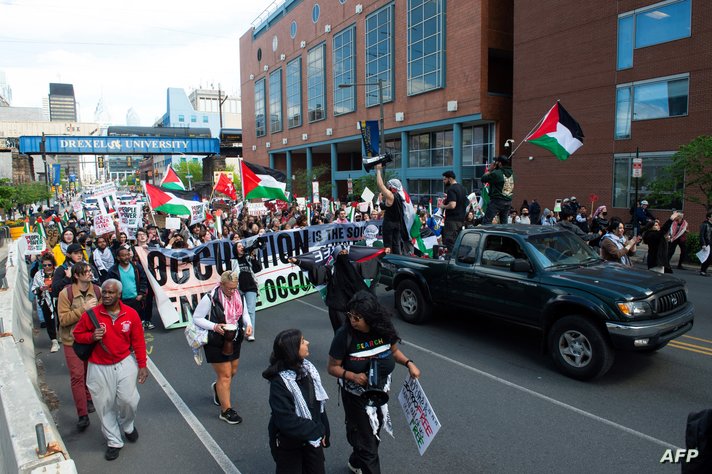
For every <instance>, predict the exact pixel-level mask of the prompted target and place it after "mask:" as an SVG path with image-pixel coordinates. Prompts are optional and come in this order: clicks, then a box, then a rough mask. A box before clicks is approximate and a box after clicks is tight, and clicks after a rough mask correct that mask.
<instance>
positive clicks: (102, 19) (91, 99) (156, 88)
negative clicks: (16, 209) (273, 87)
mask: <svg viewBox="0 0 712 474" xmlns="http://www.w3.org/2000/svg"><path fill="white" fill-rule="evenodd" d="M273 1H274V0H207V1H203V2H195V1H190V2H189V1H187V0H170V1H169V0H143V1H139V0H121V1H119V2H108V1H103V0H98V1H97V0H63V1H61V2H58V1H56V0H0V19H2V27H0V71H2V72H4V73H5V77H6V81H7V83H8V84H9V85H10V87H11V88H12V103H11V105H13V106H16V107H41V106H42V99H43V98H44V97H47V96H48V94H49V83H50V82H60V83H69V84H74V94H75V96H76V98H77V102H78V104H79V118H80V120H81V121H84V122H93V121H94V111H95V109H96V107H97V104H98V103H99V101H100V99H102V98H103V103H104V107H105V109H106V111H107V112H108V114H109V117H110V121H111V123H113V124H116V125H123V124H125V123H126V112H127V111H128V110H129V108H134V109H135V110H136V112H137V113H138V115H139V118H140V122H141V125H146V126H150V125H153V123H154V121H155V120H156V119H157V118H158V117H160V116H162V115H163V114H164V113H165V112H166V89H167V88H168V87H179V88H183V89H185V91H186V93H190V91H191V90H193V89H196V88H199V87H203V88H210V85H211V84H212V85H213V86H214V88H215V89H217V87H218V84H220V85H221V88H222V89H223V90H224V91H226V92H227V93H228V94H229V95H233V94H239V87H240V86H239V82H240V80H239V38H240V36H242V35H243V34H244V33H245V32H246V31H248V29H250V28H251V22H252V21H253V20H254V19H255V18H257V17H258V16H259V15H260V14H261V13H262V12H263V11H264V10H265V9H266V8H267V7H269V6H270V5H271V4H272V3H273ZM276 1H277V2H278V3H282V1H281V0H276Z"/></svg>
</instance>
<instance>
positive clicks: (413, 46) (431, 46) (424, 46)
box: [407, 0, 444, 95]
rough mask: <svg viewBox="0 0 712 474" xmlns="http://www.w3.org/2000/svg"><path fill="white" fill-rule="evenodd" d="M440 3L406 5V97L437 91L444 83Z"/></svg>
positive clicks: (411, 3)
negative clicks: (407, 66)
mask: <svg viewBox="0 0 712 474" xmlns="http://www.w3.org/2000/svg"><path fill="white" fill-rule="evenodd" d="M443 1H444V0H432V1H425V2H422V1H418V2H414V1H413V0H409V1H408V11H409V15H408V20H409V22H408V25H407V27H408V65H409V68H408V94H409V95H413V94H418V93H421V92H425V91H429V90H432V89H437V88H440V87H442V85H443V83H444V79H443V75H444V74H443V62H444V51H443V46H442V45H443V20H444V17H443V13H442V11H443V8H442V2H443ZM421 5H422V6H421Z"/></svg>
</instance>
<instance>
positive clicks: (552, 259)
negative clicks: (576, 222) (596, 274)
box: [527, 232, 601, 268]
mask: <svg viewBox="0 0 712 474" xmlns="http://www.w3.org/2000/svg"><path fill="white" fill-rule="evenodd" d="M527 247H528V248H529V251H530V252H531V254H532V255H533V257H534V259H535V260H537V261H538V262H539V264H540V265H541V266H542V267H544V268H553V267H560V266H569V265H589V264H592V263H598V262H600V261H601V257H599V255H598V253H596V251H595V250H594V249H593V248H592V247H591V246H589V245H588V244H587V243H586V242H584V241H583V240H581V239H580V238H579V237H577V236H576V235H575V234H573V233H572V232H561V233H556V234H545V235H532V236H529V238H528V239H527Z"/></svg>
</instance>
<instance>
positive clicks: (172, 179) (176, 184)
mask: <svg viewBox="0 0 712 474" xmlns="http://www.w3.org/2000/svg"><path fill="white" fill-rule="evenodd" d="M160 186H161V187H162V188H164V189H170V190H175V191H185V185H184V184H183V181H181V180H180V178H179V177H178V175H177V174H176V172H175V171H173V168H172V167H171V166H169V167H168V168H166V174H165V176H163V180H162V181H161V185H160Z"/></svg>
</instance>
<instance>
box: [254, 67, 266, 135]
mask: <svg viewBox="0 0 712 474" xmlns="http://www.w3.org/2000/svg"><path fill="white" fill-rule="evenodd" d="M266 133H267V129H266V123H265V80H264V79H260V80H259V81H257V82H255V134H256V135H257V136H258V137H262V136H264V135H265V134H266Z"/></svg>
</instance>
